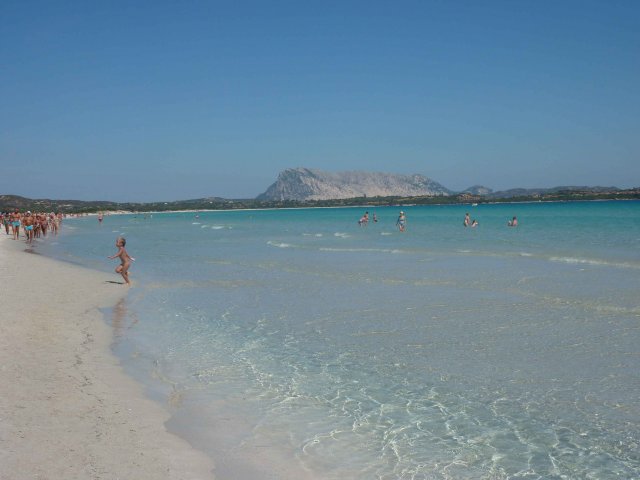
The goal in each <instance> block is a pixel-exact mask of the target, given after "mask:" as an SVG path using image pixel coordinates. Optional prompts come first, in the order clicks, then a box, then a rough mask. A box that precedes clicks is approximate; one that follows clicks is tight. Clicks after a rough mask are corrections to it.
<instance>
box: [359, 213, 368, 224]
mask: <svg viewBox="0 0 640 480" xmlns="http://www.w3.org/2000/svg"><path fill="white" fill-rule="evenodd" d="M358 225H360V226H361V227H366V226H367V225H369V212H364V215H363V216H362V218H361V219H360V220H358Z"/></svg>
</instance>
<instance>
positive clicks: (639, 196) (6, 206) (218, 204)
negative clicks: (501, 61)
mask: <svg viewBox="0 0 640 480" xmlns="http://www.w3.org/2000/svg"><path fill="white" fill-rule="evenodd" d="M577 200H640V188H633V189H628V190H614V191H592V190H589V189H585V190H558V191H550V192H546V193H541V194H536V195H522V196H481V195H470V194H466V193H462V194H457V195H450V196H421V197H356V198H347V199H336V200H305V201H298V200H282V201H263V200H255V199H245V200H242V199H240V200H228V199H224V198H218V197H212V198H200V199H195V200H178V201H173V202H149V203H131V202H127V203H117V202H109V201H81V200H43V199H37V200H36V199H30V198H25V197H20V196H16V195H0V211H8V210H15V209H16V208H17V209H20V210H21V211H25V210H32V211H44V212H62V213H96V212H99V211H129V212H171V211H178V210H241V209H258V208H309V207H349V206H371V207H376V206H378V207H381V206H389V205H398V206H400V205H403V206H406V205H442V204H469V203H478V204H482V203H510V202H511V203H514V202H537V201H541V202H554V201H555V202H566V201H577Z"/></svg>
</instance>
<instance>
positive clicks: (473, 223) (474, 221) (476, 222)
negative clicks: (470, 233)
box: [471, 218, 478, 227]
mask: <svg viewBox="0 0 640 480" xmlns="http://www.w3.org/2000/svg"><path fill="white" fill-rule="evenodd" d="M471 226H472V227H477V226H478V221H477V220H476V219H475V218H474V219H473V220H471Z"/></svg>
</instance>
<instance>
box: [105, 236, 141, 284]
mask: <svg viewBox="0 0 640 480" xmlns="http://www.w3.org/2000/svg"><path fill="white" fill-rule="evenodd" d="M126 244H127V240H126V239H125V238H124V237H118V238H117V239H116V247H118V252H117V253H116V254H115V255H111V256H110V257H109V258H110V259H114V258H116V257H119V258H120V265H118V266H117V267H116V273H119V274H120V275H122V278H124V281H125V283H126V284H127V285H130V284H131V282H129V266H130V265H131V262H132V261H135V258H133V257H132V256H130V255H129V253H128V252H127V250H126V249H125V248H124V246H125V245H126Z"/></svg>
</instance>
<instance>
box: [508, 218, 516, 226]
mask: <svg viewBox="0 0 640 480" xmlns="http://www.w3.org/2000/svg"><path fill="white" fill-rule="evenodd" d="M507 226H509V227H517V226H518V219H517V218H516V217H515V216H514V217H513V219H512V220H509V221H508V222H507Z"/></svg>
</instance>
